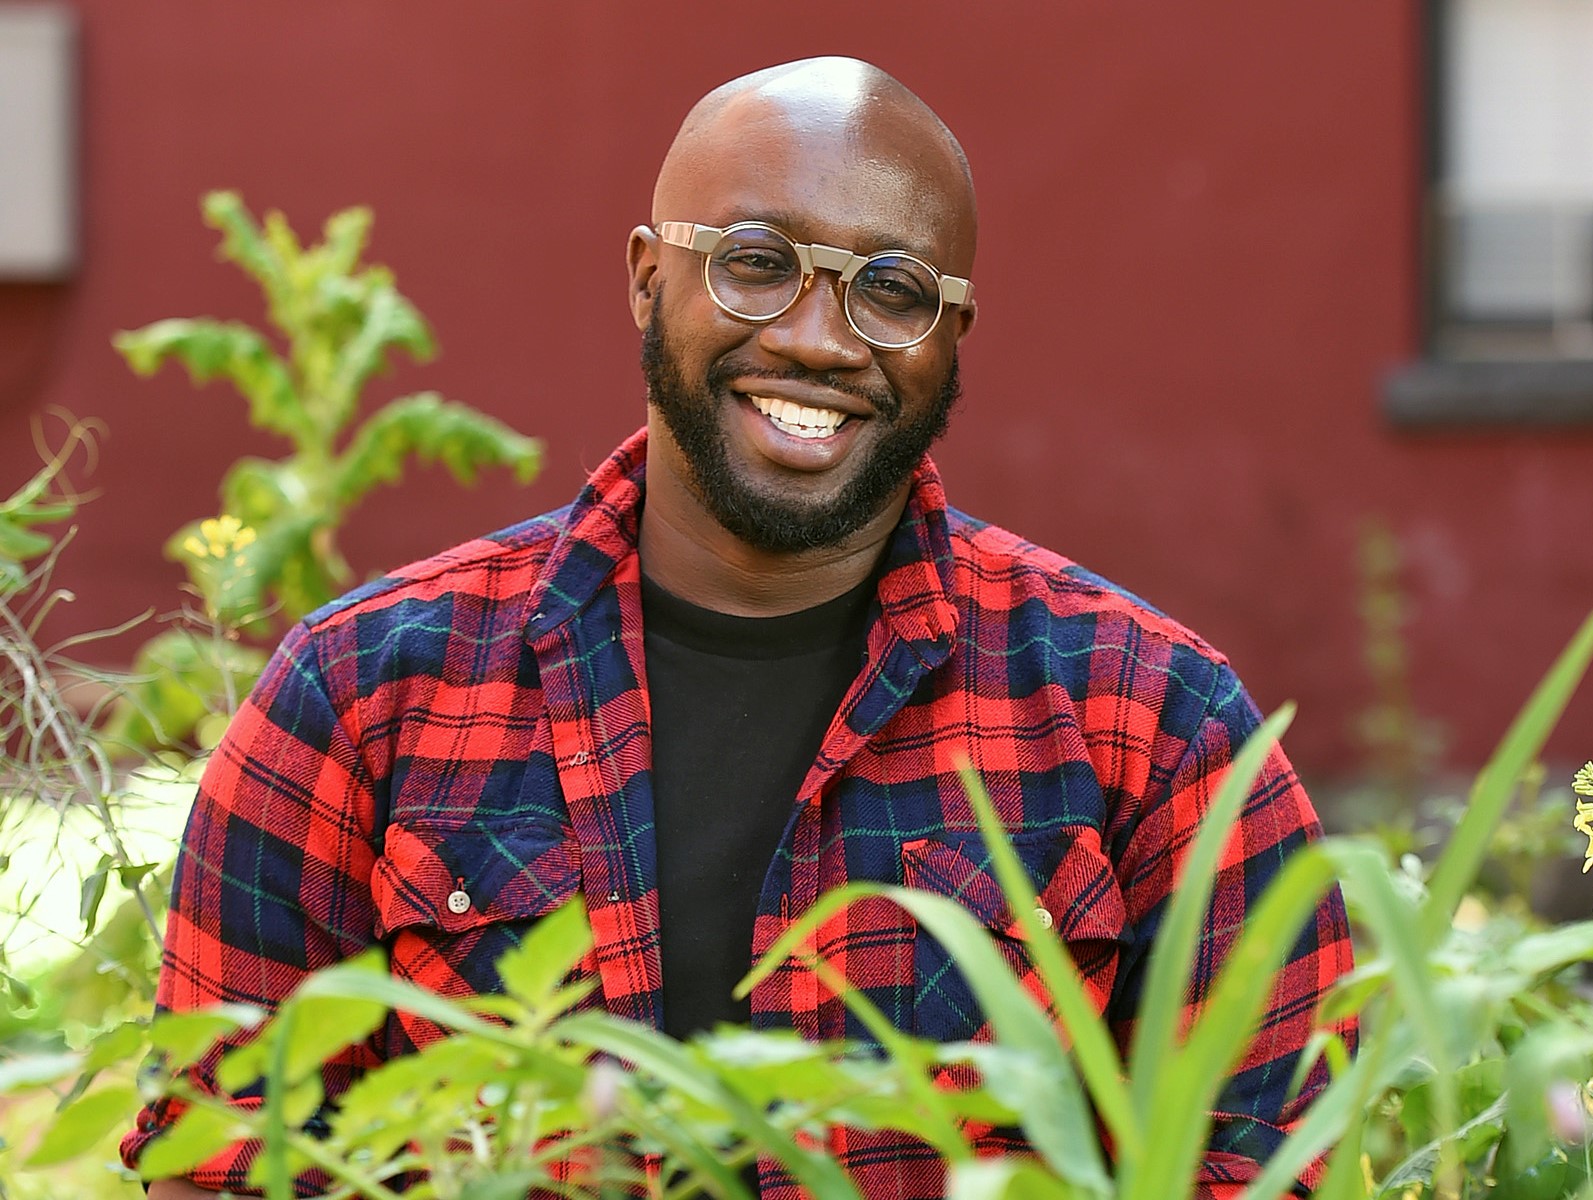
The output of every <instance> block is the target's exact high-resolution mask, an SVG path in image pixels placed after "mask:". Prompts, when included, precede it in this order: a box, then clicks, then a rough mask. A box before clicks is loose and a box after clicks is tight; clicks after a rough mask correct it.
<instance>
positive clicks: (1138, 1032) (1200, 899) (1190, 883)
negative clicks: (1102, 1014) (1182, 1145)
mask: <svg viewBox="0 0 1593 1200" xmlns="http://www.w3.org/2000/svg"><path fill="white" fill-rule="evenodd" d="M1293 719H1294V706H1293V705H1292V704H1285V705H1284V706H1283V707H1282V708H1280V709H1278V711H1277V712H1275V713H1273V714H1272V715H1271V716H1270V717H1268V718H1267V719H1266V720H1265V721H1263V722H1262V723H1261V724H1260V725H1259V726H1258V727H1257V728H1256V731H1255V732H1254V733H1252V734H1251V735H1250V737H1249V738H1247V739H1246V740H1245V744H1244V745H1243V746H1242V747H1240V749H1239V751H1238V753H1237V754H1235V755H1234V758H1233V762H1232V764H1231V765H1230V766H1229V768H1228V770H1227V772H1226V773H1225V775H1224V778H1223V781H1222V785H1221V786H1220V787H1219V788H1218V789H1217V794H1216V795H1215V796H1214V797H1213V798H1212V801H1211V807H1210V808H1209V809H1208V810H1207V811H1206V815H1205V817H1204V818H1203V819H1202V820H1201V823H1200V832H1199V834H1197V835H1196V837H1195V843H1194V845H1193V846H1192V847H1191V848H1190V851H1189V855H1188V858H1187V859H1186V860H1185V861H1184V863H1183V865H1182V867H1181V869H1180V872H1179V878H1178V886H1177V887H1176V888H1175V890H1174V891H1173V895H1172V899H1171V901H1170V903H1169V904H1168V908H1167V914H1166V916H1165V917H1164V918H1163V920H1162V923H1161V928H1160V930H1158V932H1157V934H1156V952H1155V953H1154V954H1153V955H1151V957H1150V968H1149V971H1148V972H1147V974H1146V979H1145V985H1144V991H1143V992H1142V996H1143V999H1142V1000H1141V1002H1140V1011H1139V1014H1138V1017H1137V1019H1136V1021H1135V1030H1134V1044H1133V1047H1132V1049H1131V1050H1130V1052H1129V1061H1128V1076H1129V1094H1130V1095H1131V1096H1132V1098H1133V1102H1134V1110H1135V1112H1136V1113H1137V1114H1138V1116H1139V1119H1140V1121H1141V1122H1142V1123H1143V1122H1145V1121H1146V1120H1147V1119H1148V1118H1149V1116H1150V1113H1151V1111H1152V1110H1153V1109H1154V1108H1155V1106H1156V1100H1157V1096H1156V1091H1155V1089H1156V1086H1157V1079H1158V1067H1159V1065H1160V1064H1162V1063H1165V1062H1168V1061H1169V1060H1170V1059H1171V1058H1172V1054H1173V1048H1174V1046H1175V1044H1176V1042H1177V1039H1178V1034H1179V1023H1180V1019H1181V1017H1182V1015H1183V1011H1184V999H1185V997H1186V995H1187V994H1188V987H1189V978H1190V974H1191V972H1192V969H1193V966H1194V962H1195V953H1196V950H1197V948H1198V946H1199V943H1200V932H1201V926H1202V925H1203V924H1204V923H1205V918H1206V909H1207V906H1208V905H1209V904H1210V902H1211V893H1212V890H1213V888H1214V887H1215V884H1216V875H1217V864H1218V862H1219V861H1220V860H1221V858H1222V851H1223V848H1224V847H1225V846H1226V845H1227V843H1228V838H1229V835H1230V834H1231V833H1232V831H1233V824H1234V821H1235V820H1237V819H1238V816H1239V813H1240V811H1241V810H1242V809H1243V807H1244V802H1245V798H1246V797H1247V796H1248V795H1249V794H1250V788H1251V786H1252V785H1253V784H1254V783H1255V780H1256V776H1258V775H1259V774H1260V773H1261V768H1262V766H1264V765H1265V763H1266V759H1267V755H1268V754H1270V753H1271V752H1272V748H1273V746H1274V745H1275V744H1276V742H1277V740H1278V739H1279V738H1280V737H1282V736H1283V732H1284V730H1286V729H1287V728H1288V727H1289V722H1290V721H1292V720H1293ZM1195 1115H1196V1116H1198V1114H1195Z"/></svg>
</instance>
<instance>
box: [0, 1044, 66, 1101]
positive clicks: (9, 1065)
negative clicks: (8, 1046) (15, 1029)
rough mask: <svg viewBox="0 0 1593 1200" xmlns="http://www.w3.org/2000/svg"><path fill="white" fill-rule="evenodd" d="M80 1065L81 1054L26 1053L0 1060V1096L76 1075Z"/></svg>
mask: <svg viewBox="0 0 1593 1200" xmlns="http://www.w3.org/2000/svg"><path fill="white" fill-rule="evenodd" d="M82 1066H83V1056H82V1055H81V1054H27V1055H24V1056H22V1057H21V1058H13V1059H10V1060H9V1061H4V1062H0V1096H7V1095H10V1094H11V1093H12V1092H16V1091H20V1090H22V1089H24V1088H35V1087H43V1086H46V1085H48V1084H52V1083H59V1082H61V1080H63V1079H69V1078H71V1077H72V1076H73V1075H76V1074H77V1073H78V1071H79V1070H80V1069H82Z"/></svg>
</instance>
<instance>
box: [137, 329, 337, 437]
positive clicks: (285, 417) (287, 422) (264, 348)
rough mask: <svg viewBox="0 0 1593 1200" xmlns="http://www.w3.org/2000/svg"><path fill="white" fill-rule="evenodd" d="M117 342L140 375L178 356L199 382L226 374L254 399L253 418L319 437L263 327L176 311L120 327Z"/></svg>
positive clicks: (288, 433)
mask: <svg viewBox="0 0 1593 1200" xmlns="http://www.w3.org/2000/svg"><path fill="white" fill-rule="evenodd" d="M111 342H112V344H113V345H114V346H115V347H116V349H117V350H119V351H120V352H121V354H122V357H123V358H125V359H126V360H127V364H128V366H130V367H131V368H132V369H133V371H134V372H135V373H137V374H139V375H152V374H154V373H155V371H157V370H159V368H160V366H161V364H162V363H164V362H165V361H166V360H167V359H169V358H175V359H177V360H178V361H179V362H181V363H182V364H183V365H184V366H185V367H187V368H188V375H189V377H190V378H191V379H192V380H193V381H194V383H196V384H202V383H209V382H210V381H211V380H215V379H225V380H226V381H227V382H229V383H231V384H232V385H233V387H234V388H236V389H237V391H238V393H239V394H240V395H242V396H243V397H244V399H246V400H247V401H248V402H249V420H250V422H251V423H253V424H254V425H255V426H257V427H258V428H260V429H268V430H270V431H272V432H273V433H278V434H281V435H282V436H284V437H287V438H291V439H293V440H294V441H302V440H306V439H310V438H313V437H314V433H315V430H314V428H313V427H312V426H311V425H310V423H309V421H308V420H307V418H306V415H305V413H304V409H303V405H302V404H301V403H300V401H299V397H298V392H297V390H296V389H295V387H294V384H293V376H292V372H291V371H290V370H289V368H288V365H287V363H285V362H283V361H282V359H281V358H280V357H278V355H277V353H276V351H275V350H273V349H272V348H271V346H270V345H269V344H268V343H267V342H266V340H265V338H263V337H262V336H261V335H260V334H259V333H257V332H256V331H255V330H254V329H251V328H250V327H249V326H247V325H244V324H242V323H241V322H237V321H207V320H188V319H186V318H182V317H174V318H171V319H168V320H165V321H156V322H155V323H154V324H152V325H146V326H144V327H143V328H142V329H135V330H129V331H126V332H123V333H118V334H117V335H116V336H115V337H114V338H112V339H111Z"/></svg>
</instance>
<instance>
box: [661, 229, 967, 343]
mask: <svg viewBox="0 0 1593 1200" xmlns="http://www.w3.org/2000/svg"><path fill="white" fill-rule="evenodd" d="M742 229H762V230H766V231H768V232H769V233H773V234H777V235H778V236H780V237H782V238H784V239H785V240H786V241H788V242H790V243H791V246H792V248H793V249H794V250H795V251H796V254H797V262H798V264H799V265H800V266H801V268H802V276H803V279H802V284H801V286H800V287H798V288H797V290H796V294H795V295H793V296H792V297H791V299H790V300H788V301H786V303H785V304H784V305H782V306H781V307H780V308H779V310H778V311H776V312H772V313H769V314H768V315H767V316H759V317H753V316H748V315H747V314H746V313H740V312H736V311H735V310H734V309H732V308H730V307H729V306H728V305H726V304H725V302H724V301H722V300H721V299H720V298H719V295H718V293H716V292H715V291H714V288H713V283H712V281H711V279H710V277H709V273H708V272H709V267H710V265H711V263H712V258H711V257H710V256H711V255H712V253H713V249H714V247H715V246H717V245H718V244H719V242H720V241H721V240H722V239H723V238H724V237H725V236H726V235H727V234H732V233H735V232H737V231H738V230H742ZM658 236H659V237H660V238H662V239H663V241H664V244H665V245H668V246H679V247H680V248H681V249H683V250H691V251H695V252H696V253H698V254H701V255H702V256H703V259H702V281H703V287H704V288H706V289H707V292H708V297H709V299H711V300H712V301H713V302H714V304H715V305H717V306H718V307H719V308H720V310H721V311H723V312H724V313H725V314H726V315H728V316H732V317H734V318H735V319H736V320H738V321H746V322H748V323H749V324H752V325H766V324H768V323H769V322H770V321H776V320H779V319H780V318H781V317H783V316H784V315H785V314H786V313H788V312H790V311H791V309H792V307H793V306H794V305H795V304H796V302H797V301H798V300H800V299H801V298H802V294H803V293H804V292H806V291H807V289H808V287H809V286H810V285H811V284H812V283H813V279H814V272H816V271H820V270H823V271H834V272H835V273H836V274H837V275H839V276H840V279H841V283H842V285H843V287H845V288H847V289H850V287H851V284H852V280H853V279H855V278H856V277H857V273H858V272H859V271H861V270H862V269H863V268H864V267H865V266H867V265H868V264H869V263H871V262H873V261H874V260H875V259H877V258H906V259H911V260H912V261H913V262H915V263H917V264H918V265H919V266H921V267H923V268H924V269H925V270H926V271H928V272H929V273H930V275H932V276H933V277H934V278H935V281H936V282H937V283H938V284H939V286H940V300H941V303H940V306H939V307H937V308H936V309H935V319H934V320H933V321H931V322H930V324H929V328H928V329H926V330H924V332H923V333H921V334H919V335H918V336H917V337H915V338H914V339H913V340H912V341H910V342H882V341H880V340H879V339H878V338H875V337H872V336H870V335H869V334H866V333H864V332H863V331H862V330H861V329H859V328H858V327H857V322H856V321H855V320H853V318H852V310H851V306H850V305H849V304H847V303H846V293H843V296H842V303H841V311H842V312H843V313H844V314H845V315H846V323H847V324H848V325H850V326H851V327H852V332H853V333H855V334H857V336H858V337H860V338H861V339H862V340H863V341H865V342H867V343H868V344H869V345H870V346H873V347H874V348H875V349H878V350H907V349H910V348H912V347H913V346H916V345H918V343H919V342H922V341H923V340H924V339H925V338H927V337H928V336H929V335H930V334H932V333H934V332H935V327H936V326H938V325H939V324H940V314H941V312H942V311H943V309H944V308H945V306H946V305H948V304H950V305H953V306H955V307H961V306H963V305H966V304H968V303H969V302H970V301H972V300H973V284H972V283H971V282H969V281H968V280H966V279H962V278H959V277H958V276H956V275H945V274H942V273H941V272H940V271H938V270H936V269H935V267H934V266H933V265H932V264H930V263H927V262H925V261H924V260H923V259H921V258H919V257H918V255H916V254H909V253H908V252H907V251H906V250H879V251H876V252H875V253H873V254H859V253H857V252H856V251H855V250H846V249H843V248H842V247H840V246H826V245H825V244H824V243H822V242H799V241H797V240H796V239H795V238H794V237H792V236H791V235H790V234H789V233H787V232H786V231H785V230H783V229H781V228H779V227H778V226H775V225H770V224H768V223H767V222H765V221H737V222H736V223H735V224H734V225H726V226H723V227H721V228H716V227H714V226H712V225H698V224H696V223H695V222H692V221H660V222H659V223H658Z"/></svg>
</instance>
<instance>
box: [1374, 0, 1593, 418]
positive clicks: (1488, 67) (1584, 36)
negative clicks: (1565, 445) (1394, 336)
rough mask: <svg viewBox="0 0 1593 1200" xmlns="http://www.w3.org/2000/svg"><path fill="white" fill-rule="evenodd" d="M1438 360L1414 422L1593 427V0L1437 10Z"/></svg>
mask: <svg viewBox="0 0 1593 1200" xmlns="http://www.w3.org/2000/svg"><path fill="white" fill-rule="evenodd" d="M1424 12H1425V15H1426V19H1427V21H1428V23H1429V36H1428V38H1427V49H1428V53H1429V55H1430V57H1431V60H1432V61H1430V62H1429V64H1428V75H1429V79H1430V84H1429V92H1428V105H1429V109H1430V111H1429V122H1428V131H1429V132H1428V137H1429V156H1430V165H1429V192H1428V198H1427V206H1426V210H1425V215H1426V229H1425V246H1424V251H1425V256H1426V259H1425V267H1426V273H1427V278H1428V291H1427V312H1426V327H1427V346H1426V352H1427V354H1428V356H1429V357H1428V359H1427V360H1426V361H1425V362H1422V363H1418V364H1414V365H1412V366H1410V367H1408V368H1405V369H1403V370H1401V371H1399V372H1397V373H1396V374H1395V375H1394V376H1393V377H1392V378H1391V380H1390V381H1389V386H1388V393H1387V400H1388V406H1387V407H1388V412H1389V414H1390V416H1392V417H1393V418H1394V419H1395V420H1398V421H1402V422H1414V423H1420V422H1427V421H1434V420H1436V421H1445V422H1448V421H1456V420H1458V421H1465V422H1475V421H1493V420H1497V421H1507V422H1511V423H1532V422H1548V423H1563V422H1568V421H1569V422H1576V423H1582V422H1587V421H1593V0H1428V2H1427V3H1426V4H1425V5H1424Z"/></svg>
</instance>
